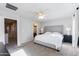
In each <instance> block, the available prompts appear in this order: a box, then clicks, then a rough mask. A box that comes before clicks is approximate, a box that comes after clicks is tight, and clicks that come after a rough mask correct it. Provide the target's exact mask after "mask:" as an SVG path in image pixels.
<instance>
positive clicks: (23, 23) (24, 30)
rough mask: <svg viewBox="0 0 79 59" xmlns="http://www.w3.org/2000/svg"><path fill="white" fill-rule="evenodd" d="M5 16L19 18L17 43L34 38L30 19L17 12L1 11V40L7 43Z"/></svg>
mask: <svg viewBox="0 0 79 59" xmlns="http://www.w3.org/2000/svg"><path fill="white" fill-rule="evenodd" d="M4 18H10V19H14V20H17V43H18V44H17V45H18V46H19V45H21V44H22V43H24V42H27V41H30V40H32V39H31V38H32V29H31V28H32V25H31V24H32V23H31V21H30V19H23V18H22V17H20V16H19V15H17V14H15V12H6V11H2V10H1V11H0V42H3V43H4V44H5V33H4Z"/></svg>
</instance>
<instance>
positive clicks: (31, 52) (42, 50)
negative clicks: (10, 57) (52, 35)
mask: <svg viewBox="0 0 79 59" xmlns="http://www.w3.org/2000/svg"><path fill="white" fill-rule="evenodd" d="M7 48H8V50H9V52H10V53H11V54H12V53H14V52H17V51H19V50H20V49H22V50H23V51H24V52H25V54H26V55H27V56H79V48H73V47H72V46H71V44H69V43H64V44H63V45H62V49H61V51H60V52H57V51H56V50H55V49H52V48H48V47H45V46H42V45H38V44H34V43H33V42H28V43H25V44H24V46H21V47H18V48H17V47H16V48H14V47H12V46H8V47H7ZM21 53H22V52H21ZM18 54H19V53H18ZM18 54H16V56H17V55H18Z"/></svg>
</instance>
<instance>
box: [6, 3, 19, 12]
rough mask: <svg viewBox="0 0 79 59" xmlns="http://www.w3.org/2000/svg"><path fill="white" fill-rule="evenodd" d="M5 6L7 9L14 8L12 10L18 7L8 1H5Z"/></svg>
mask: <svg viewBox="0 0 79 59" xmlns="http://www.w3.org/2000/svg"><path fill="white" fill-rule="evenodd" d="M6 8H9V9H11V10H14V11H16V10H17V9H18V8H17V7H16V6H13V5H11V4H9V3H6Z"/></svg>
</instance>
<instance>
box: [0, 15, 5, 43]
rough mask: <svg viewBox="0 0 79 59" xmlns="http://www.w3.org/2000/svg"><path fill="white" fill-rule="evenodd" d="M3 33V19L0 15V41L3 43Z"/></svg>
mask: <svg viewBox="0 0 79 59" xmlns="http://www.w3.org/2000/svg"><path fill="white" fill-rule="evenodd" d="M4 39H5V35H4V20H3V17H1V16H0V42H3V43H4V44H5V40H4Z"/></svg>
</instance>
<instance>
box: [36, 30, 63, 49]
mask: <svg viewBox="0 0 79 59" xmlns="http://www.w3.org/2000/svg"><path fill="white" fill-rule="evenodd" d="M35 40H38V41H41V42H45V43H48V44H52V45H55V46H56V49H58V48H60V47H61V46H62V40H63V35H62V34H60V33H57V32H54V33H50V32H46V33H45V34H42V35H37V36H36V37H35Z"/></svg>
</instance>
